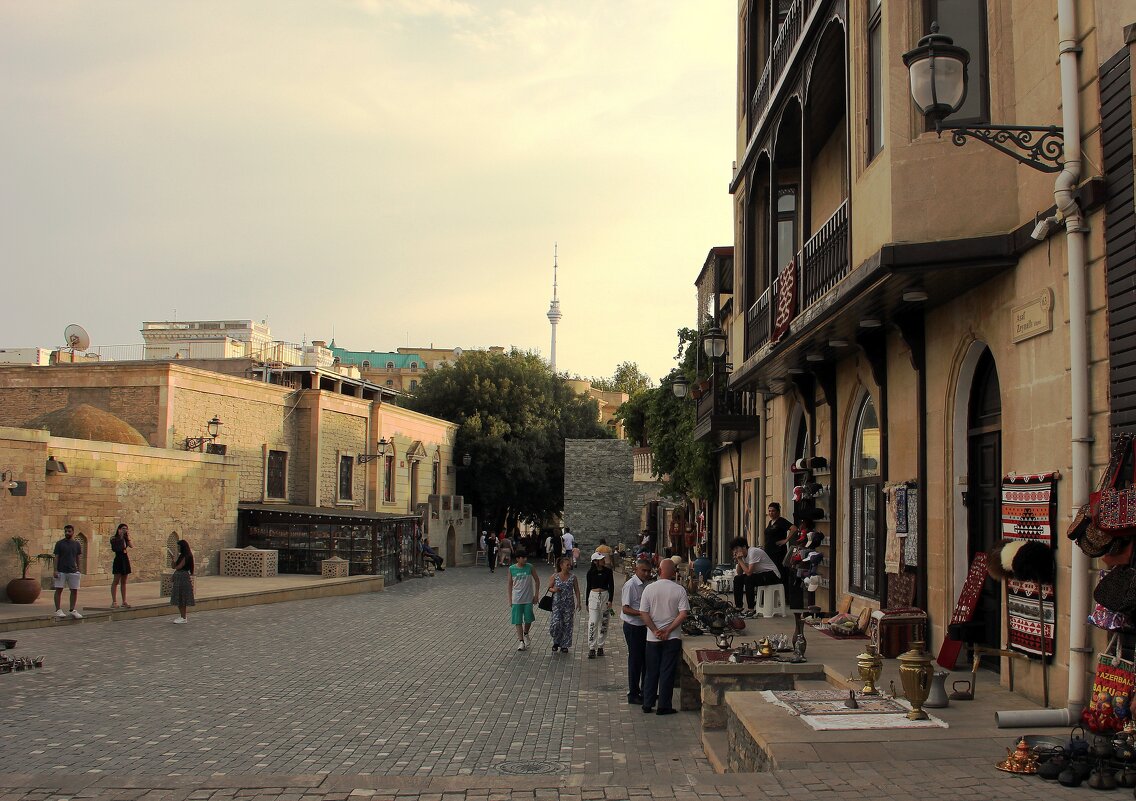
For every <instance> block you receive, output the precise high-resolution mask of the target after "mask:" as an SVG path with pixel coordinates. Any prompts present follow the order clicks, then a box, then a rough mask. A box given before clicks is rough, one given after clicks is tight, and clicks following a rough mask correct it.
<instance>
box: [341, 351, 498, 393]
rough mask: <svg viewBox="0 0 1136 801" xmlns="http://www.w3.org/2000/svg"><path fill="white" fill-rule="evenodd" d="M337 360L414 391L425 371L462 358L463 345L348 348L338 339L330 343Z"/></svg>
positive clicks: (379, 382) (377, 381) (380, 383)
mask: <svg viewBox="0 0 1136 801" xmlns="http://www.w3.org/2000/svg"><path fill="white" fill-rule="evenodd" d="M328 350H329V351H330V353H331V356H332V359H333V364H335V365H342V366H345V367H356V368H358V369H359V373H360V375H361V376H362V377H363V378H365V379H366V380H368V381H370V382H372V383H374V384H377V385H378V386H380V387H386V388H387V389H391V390H394V391H396V392H406V393H413V392H415V391H416V390H417V389H418V382H419V381H421V380H422V374H423V373H426V372H428V371H430V370H436V369H437V368H439V367H441V366H442V365H445V364H450V363H452V362H454V361H455V360H456V359H458V358H459V357H460V356H461V355H462V353H463V352H464V351H463V350H462V349H461V348H435V347H429V348H396V349H395V350H393V351H375V350H347V349H346V348H340V347H337V346H336V344H335V340H332V342H331V345H329V346H328ZM485 351H487V352H489V353H504V352H505V349H504V348H503V347H500V346H499V345H494V346H491V347H488V348H485Z"/></svg>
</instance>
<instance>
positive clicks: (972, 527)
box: [966, 349, 1002, 671]
mask: <svg viewBox="0 0 1136 801" xmlns="http://www.w3.org/2000/svg"><path fill="white" fill-rule="evenodd" d="M966 452H967V457H966V460H967V471H966V475H967V482H966V532H967V546H966V550H967V560H968V561H969V560H971V559H973V558H974V555H975V554H976V553H978V552H979V551H983V552H985V553H990V550H991V549H992V548H993V547H994V546H995V545H996V544H997V543H998V542H999V540H1001V539H1002V393H1001V388H1000V386H999V383H998V369H997V367H996V366H995V364H994V356H993V355H992V354H991V353H990V351H989V349H986V350H984V351H983V352H982V355H981V356H979V358H978V364H977V365H975V369H974V382H973V383H972V384H971V388H970V401H969V403H968V407H967V428H966ZM974 622H975V623H981V624H982V625H981V627H977V626H976V627H975V632H974V634H975V635H977V638H976V643H977V644H980V645H987V646H990V647H992V648H999V647H1001V643H1002V585H1001V583H1000V582H997V581H995V580H994V579H992V578H990V577H989V576H987V578H986V582H985V583H984V584H983V587H982V596H981V598H980V599H979V602H978V607H977V609H975V613H974ZM1000 666H1001V659H999V658H998V657H984V658H983V667H986V668H989V669H991V670H994V671H997V670H999V668H1000Z"/></svg>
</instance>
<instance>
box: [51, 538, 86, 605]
mask: <svg viewBox="0 0 1136 801" xmlns="http://www.w3.org/2000/svg"><path fill="white" fill-rule="evenodd" d="M82 555H83V546H82V545H80V544H79V542H78V541H77V540H76V539H75V527H74V526H72V525H71V524H67V525H66V526H64V527H63V539H61V540H60V541H59V542H57V543H55V579H54V581H53V582H52V586H53V587H54V588H55V616H56V617H57V618H63V617H67V615H66V614H64V612H63V610H62V609H61V608H60V606H59V604H60V601H62V600H63V588H64V587H67V588H68V589H70V590H71V617H73V618H75V619H76V620H82V619H83V616H82V615H80V614H79V613H78V612H77V611H76V609H75V599H76V598H78V597H79V557H80V556H82Z"/></svg>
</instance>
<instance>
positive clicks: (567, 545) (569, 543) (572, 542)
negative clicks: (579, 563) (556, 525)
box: [560, 526, 577, 567]
mask: <svg viewBox="0 0 1136 801" xmlns="http://www.w3.org/2000/svg"><path fill="white" fill-rule="evenodd" d="M560 544H561V545H562V546H563V547H564V555H565V556H570V557H572V567H575V566H576V559H577V557H576V550H575V549H576V538H575V537H574V536H572V529H570V528H569V527H568V526H565V527H564V533H563V534H561V535H560Z"/></svg>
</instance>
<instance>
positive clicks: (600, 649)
mask: <svg viewBox="0 0 1136 801" xmlns="http://www.w3.org/2000/svg"><path fill="white" fill-rule="evenodd" d="M596 656H603V648H597V649H596Z"/></svg>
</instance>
